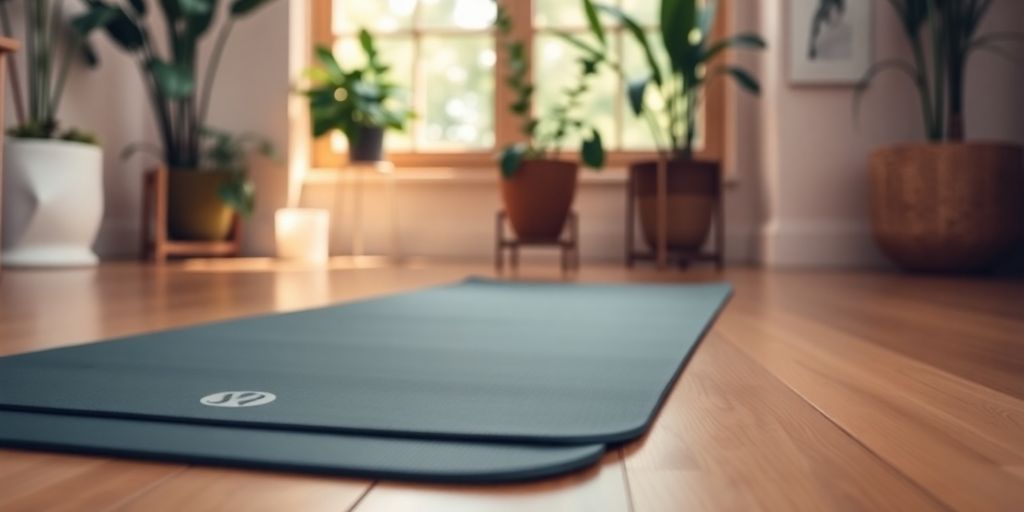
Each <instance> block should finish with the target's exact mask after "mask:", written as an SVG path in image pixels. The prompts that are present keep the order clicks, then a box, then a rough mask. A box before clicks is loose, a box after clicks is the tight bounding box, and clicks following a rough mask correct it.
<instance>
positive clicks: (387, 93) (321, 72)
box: [303, 29, 413, 162]
mask: <svg viewBox="0 0 1024 512" xmlns="http://www.w3.org/2000/svg"><path fill="white" fill-rule="evenodd" d="M359 45H360V46H361V47H362V50H363V53H364V54H365V55H366V65H365V66H363V67H358V68H354V69H351V70H349V71H346V70H345V69H343V68H342V67H341V65H340V64H339V63H338V61H337V59H335V57H334V53H333V52H332V51H331V50H330V48H327V47H326V46H317V48H316V58H317V61H318V62H319V66H317V67H313V68H310V69H309V70H307V72H306V74H307V75H308V76H309V78H310V79H311V81H312V82H313V85H312V87H311V88H310V89H309V90H307V91H304V92H303V94H305V95H306V97H308V98H309V108H310V114H311V118H312V123H313V136H314V137H322V136H324V135H328V134H330V133H332V132H334V131H335V130H338V131H341V132H342V133H343V134H345V138H346V139H348V143H349V159H350V160H351V161H353V162H375V161H379V160H381V159H383V154H384V145H383V144H384V132H385V131H386V130H389V129H391V130H404V129H405V128H406V124H407V122H408V121H409V119H411V118H412V116H413V113H412V111H411V110H409V108H407V107H406V106H405V105H404V104H403V103H402V102H401V101H400V100H399V99H398V96H399V95H400V94H401V92H402V91H401V89H400V88H399V87H398V86H397V85H396V84H395V83H394V82H393V81H392V80H391V78H390V76H389V71H390V66H388V65H387V64H385V63H384V61H383V60H382V59H381V56H380V53H379V52H378V51H377V45H376V44H375V43H374V41H373V37H372V36H371V35H370V33H369V32H368V31H367V30H365V29H362V30H360V31H359Z"/></svg>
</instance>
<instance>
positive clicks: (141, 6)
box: [130, 0, 146, 16]
mask: <svg viewBox="0 0 1024 512" xmlns="http://www.w3.org/2000/svg"><path fill="white" fill-rule="evenodd" d="M130 3H131V4H132V9H135V13H136V14H138V15H139V16H145V15H146V0H131V2H130Z"/></svg>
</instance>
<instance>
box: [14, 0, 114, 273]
mask: <svg viewBox="0 0 1024 512" xmlns="http://www.w3.org/2000/svg"><path fill="white" fill-rule="evenodd" d="M10 4H12V2H10V1H9V0H3V1H0V29H2V31H3V35H4V36H7V37H11V36H13V30H12V22H11V13H10V12H9V9H10ZM21 14H22V15H23V16H24V18H25V25H24V26H25V33H24V34H23V35H24V40H25V65H24V71H25V85H26V86H27V87H26V90H25V91H24V93H23V91H22V82H21V80H20V69H19V67H18V65H17V63H16V62H15V56H11V57H9V58H8V63H9V66H10V67H9V69H8V71H9V75H10V79H11V92H12V95H13V100H14V101H13V106H14V114H15V119H16V121H17V125H16V126H14V127H13V128H11V129H9V130H8V135H9V137H8V138H7V141H6V143H5V148H4V168H5V174H6V176H5V182H6V183H5V186H4V187H3V209H4V212H3V264H4V265H8V266H33V267H44V266H82V265H93V264H95V263H96V262H97V257H96V254H95V253H94V252H93V250H92V245H93V243H94V242H95V240H96V234H97V233H98V231H99V228H100V223H101V221H102V219H103V152H102V150H101V149H100V147H99V145H98V144H97V142H96V138H95V137H93V136H92V135H91V134H88V133H85V132H82V131H79V130H77V129H74V128H71V129H67V128H63V127H61V126H60V123H59V121H58V112H59V110H60V104H61V99H62V97H63V94H64V90H65V88H66V86H67V80H68V73H69V71H70V69H71V66H72V64H73V63H74V62H75V61H76V60H78V59H79V57H80V56H82V55H85V56H86V57H87V60H88V62H89V63H90V64H92V65H95V64H96V60H95V54H94V53H93V52H92V50H91V48H90V47H89V46H88V43H87V41H86V37H87V36H88V33H89V30H90V29H91V28H92V27H89V26H88V25H87V24H82V23H79V22H77V21H76V22H75V23H74V24H69V23H66V22H65V19H64V18H63V15H62V14H63V13H62V12H61V11H60V3H59V2H50V1H44V0H39V1H33V2H24V12H22V13H21Z"/></svg>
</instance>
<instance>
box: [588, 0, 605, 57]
mask: <svg viewBox="0 0 1024 512" xmlns="http://www.w3.org/2000/svg"><path fill="white" fill-rule="evenodd" d="M583 12H584V13H586V15H587V25H588V26H589V27H590V32H591V33H593V34H594V36H595V37H597V40H598V41H601V46H608V37H607V36H606V35H605V33H604V27H602V26H601V20H600V19H598V17H597V9H596V8H595V7H594V2H593V0H583Z"/></svg>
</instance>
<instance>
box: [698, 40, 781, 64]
mask: <svg viewBox="0 0 1024 512" xmlns="http://www.w3.org/2000/svg"><path fill="white" fill-rule="evenodd" d="M767 47H768V43H765V42H764V39H762V38H761V36H759V35H757V34H749V33H748V34H737V35H734V36H732V37H727V38H725V39H720V40H718V41H715V42H714V44H712V45H711V46H709V47H708V48H707V49H706V50H704V52H703V53H702V54H701V61H702V62H707V61H709V60H711V59H713V58H714V57H715V56H716V55H718V54H719V53H720V52H722V51H723V50H727V49H729V48H753V49H757V50H763V49H765V48H767Z"/></svg>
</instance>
